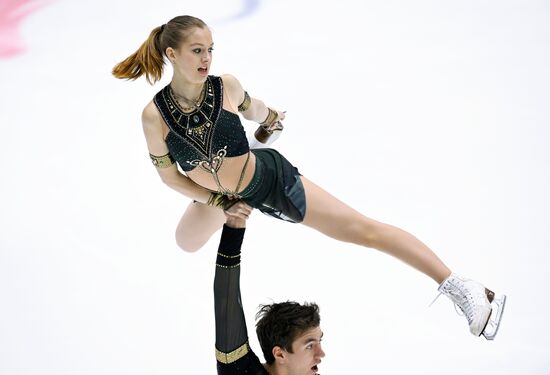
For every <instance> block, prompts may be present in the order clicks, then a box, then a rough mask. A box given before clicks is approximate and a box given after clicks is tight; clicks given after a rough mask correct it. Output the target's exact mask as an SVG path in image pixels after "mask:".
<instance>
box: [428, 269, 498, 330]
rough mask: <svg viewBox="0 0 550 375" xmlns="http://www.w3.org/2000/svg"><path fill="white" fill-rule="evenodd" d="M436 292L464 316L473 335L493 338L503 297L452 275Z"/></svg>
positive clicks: (471, 281)
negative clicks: (446, 298) (456, 307)
mask: <svg viewBox="0 0 550 375" xmlns="http://www.w3.org/2000/svg"><path fill="white" fill-rule="evenodd" d="M437 290H438V291H439V295H438V296H437V297H439V296H440V295H441V294H444V295H446V296H447V297H449V298H450V299H451V301H453V302H454V304H455V305H456V306H458V308H459V309H460V310H461V311H462V313H463V314H464V316H466V319H467V320H468V324H469V325H470V332H471V333H472V334H473V335H476V336H481V335H482V334H483V336H484V337H485V338H486V339H487V340H493V339H494V338H495V336H496V334H497V332H498V328H499V326H500V320H501V319H502V313H503V311H504V305H505V304H506V296H505V295H500V296H496V295H495V293H493V292H492V291H490V290H489V289H487V288H485V287H484V286H483V285H481V284H480V283H478V282H477V281H473V280H470V279H466V278H462V277H460V276H458V275H456V274H454V273H453V274H451V275H450V276H449V277H448V278H446V279H445V280H444V281H443V282H442V283H441V285H440V286H439V288H438V289H437ZM437 297H436V299H437ZM434 302H435V300H434ZM432 303H433V302H432Z"/></svg>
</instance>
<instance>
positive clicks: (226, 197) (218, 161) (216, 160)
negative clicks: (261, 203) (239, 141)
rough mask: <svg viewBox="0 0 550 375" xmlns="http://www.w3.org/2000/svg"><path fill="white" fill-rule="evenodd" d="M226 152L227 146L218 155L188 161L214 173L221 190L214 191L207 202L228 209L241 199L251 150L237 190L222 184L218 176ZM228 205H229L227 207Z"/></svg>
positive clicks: (213, 175) (247, 155)
mask: <svg viewBox="0 0 550 375" xmlns="http://www.w3.org/2000/svg"><path fill="white" fill-rule="evenodd" d="M226 154H227V146H225V147H224V148H222V149H220V150H219V151H218V152H217V153H216V155H214V156H211V157H210V159H209V160H198V159H195V160H193V161H187V163H189V164H191V165H192V166H194V167H196V166H199V167H200V168H201V169H202V170H204V171H206V172H208V173H210V174H212V177H213V178H214V181H215V182H216V185H218V189H219V191H218V192H217V193H212V194H211V195H210V198H209V199H208V202H207V203H206V204H207V205H209V206H217V207H223V208H224V210H226V209H227V208H229V207H231V206H232V205H234V204H235V203H237V201H236V200H237V199H240V195H239V194H238V193H239V190H240V188H241V184H242V182H243V179H244V174H245V172H246V167H247V165H248V161H249V160H250V151H248V153H247V154H246V161H245V162H244V166H243V169H242V171H241V176H240V177H239V182H238V183H237V187H236V188H235V190H230V189H226V188H224V187H223V186H222V184H221V182H220V178H219V176H218V170H219V169H220V168H221V166H222V164H223V160H224V158H225V155H226ZM230 201H234V202H230ZM227 205H229V206H228V207H227V208H226V206H227Z"/></svg>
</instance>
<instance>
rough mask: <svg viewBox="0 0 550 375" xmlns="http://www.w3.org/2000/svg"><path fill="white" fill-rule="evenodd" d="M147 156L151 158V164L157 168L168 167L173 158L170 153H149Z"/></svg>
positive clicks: (172, 162)
mask: <svg viewBox="0 0 550 375" xmlns="http://www.w3.org/2000/svg"><path fill="white" fill-rule="evenodd" d="M149 157H150V158H151V161H152V162H153V165H154V166H155V167H157V168H168V167H169V166H171V165H172V164H174V158H173V157H172V155H170V153H167V154H166V155H162V156H156V155H153V154H149Z"/></svg>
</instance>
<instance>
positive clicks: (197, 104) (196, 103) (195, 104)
mask: <svg viewBox="0 0 550 375" xmlns="http://www.w3.org/2000/svg"><path fill="white" fill-rule="evenodd" d="M205 88H206V85H205V84H203V85H202V88H201V92H200V94H199V96H198V97H197V99H195V100H190V99H187V98H186V97H185V96H183V95H180V94H178V93H177V92H175V91H174V89H173V88H172V85H170V93H171V94H172V96H173V97H174V99H176V101H177V102H178V104H182V103H181V102H180V99H181V100H183V101H184V102H185V103H187V105H188V104H189V103H193V104H192V105H191V107H184V106H181V109H183V110H184V111H185V112H189V111H192V110H194V109H196V108H199V107H200V106H201V102H202V100H203V99H204V93H205V92H206V90H205Z"/></svg>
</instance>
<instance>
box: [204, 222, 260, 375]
mask: <svg viewBox="0 0 550 375" xmlns="http://www.w3.org/2000/svg"><path fill="white" fill-rule="evenodd" d="M244 231H245V230H244V228H242V229H236V228H230V227H228V226H226V225H224V227H223V231H222V236H221V240H220V245H219V248H218V256H217V258H216V275H215V277H214V309H215V314H216V359H217V362H218V363H217V368H218V374H223V375H236V374H245V373H246V374H250V375H259V374H267V372H266V371H265V369H264V367H263V366H262V364H261V363H260V360H259V359H258V357H257V356H256V355H255V354H254V352H252V350H251V349H250V346H249V345H248V334H247V331H246V321H245V318H244V311H243V308H242V303H241V291H240V284H239V279H240V272H241V270H240V260H241V255H240V254H241V244H242V241H243V238H244Z"/></svg>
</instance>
